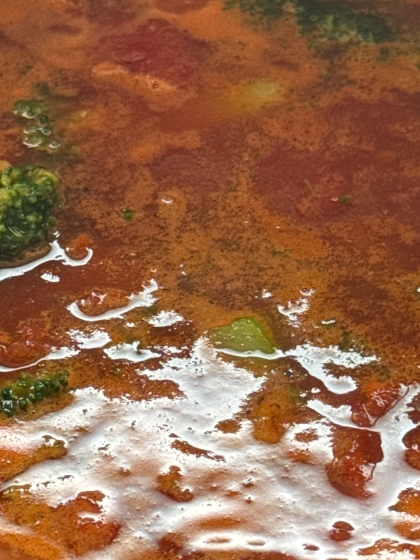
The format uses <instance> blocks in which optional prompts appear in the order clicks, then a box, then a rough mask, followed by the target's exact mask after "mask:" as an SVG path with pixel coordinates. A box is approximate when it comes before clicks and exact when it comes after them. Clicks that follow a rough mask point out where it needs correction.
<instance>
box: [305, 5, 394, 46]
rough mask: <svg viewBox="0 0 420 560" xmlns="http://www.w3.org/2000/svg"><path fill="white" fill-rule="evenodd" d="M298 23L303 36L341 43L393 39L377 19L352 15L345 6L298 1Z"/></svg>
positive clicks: (356, 14) (374, 16)
mask: <svg viewBox="0 0 420 560" xmlns="http://www.w3.org/2000/svg"><path fill="white" fill-rule="evenodd" d="M296 5H297V21H298V24H299V26H300V27H301V30H302V33H314V34H315V35H318V36H319V38H320V39H324V40H332V41H339V42H341V43H379V42H381V41H389V40H391V39H392V31H391V29H390V28H389V26H388V25H387V24H386V22H385V21H384V20H383V19H382V18H380V17H379V16H376V15H373V14H364V13H360V12H355V11H354V10H352V9H351V8H350V7H349V6H346V5H345V4H336V3H332V2H322V1H318V0H297V2H296Z"/></svg>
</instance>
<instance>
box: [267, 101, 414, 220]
mask: <svg viewBox="0 0 420 560" xmlns="http://www.w3.org/2000/svg"><path fill="white" fill-rule="evenodd" d="M419 107H420V104H419V96H418V95H411V96H410V95H406V94H403V93H402V92H399V91H396V92H394V93H393V98H391V99H390V100H389V101H381V102H380V103H364V102H360V101H358V100H357V99H348V100H347V101H346V102H343V103H342V104H340V105H335V106H333V107H331V108H329V109H326V110H325V111H324V112H323V120H324V121H325V122H326V123H327V124H328V125H329V127H330V135H329V137H328V138H327V139H326V141H325V145H324V146H323V147H322V149H319V150H315V151H309V150H308V151H304V150H298V149H296V148H295V147H294V146H292V145H290V144H289V143H288V142H286V141H284V140H282V141H280V142H279V144H278V145H277V147H276V148H275V150H274V151H273V153H272V154H271V155H270V156H269V157H267V158H265V159H263V160H262V161H261V162H260V166H259V172H258V177H257V180H256V188H257V189H258V191H259V192H261V193H263V194H264V195H266V196H267V197H268V198H269V199H270V203H271V204H273V206H274V207H275V208H276V210H278V211H280V212H282V213H285V214H289V215H295V216H297V217H299V218H304V219H305V220H319V219H327V220H334V219H336V218H339V217H342V216H343V215H347V214H349V213H351V215H352V216H355V215H366V214H378V213H381V212H385V211H386V212H387V213H391V214H392V215H394V216H396V217H397V218H401V219H403V220H404V222H406V223H407V222H409V223H410V224H411V225H414V226H418V225H419V222H420V212H419V209H420V208H419V207H420V202H419V201H420V188H419V186H418V179H417V178H416V177H414V176H413V175H412V174H411V172H410V170H412V169H416V165H417V163H416V162H418V159H419V156H420V150H419V147H418V143H417V142H416V136H415V134H414V131H415V130H416V129H417V127H418V126H420V110H419ZM343 131H344V134H345V138H346V141H345V143H344V144H343V143H342V140H341V136H340V135H341V134H342V133H343ZM413 134H414V135H413ZM405 170H408V171H409V172H408V173H406V172H405ZM346 195H351V198H350V197H347V196H346ZM333 199H336V200H335V201H334V200H333Z"/></svg>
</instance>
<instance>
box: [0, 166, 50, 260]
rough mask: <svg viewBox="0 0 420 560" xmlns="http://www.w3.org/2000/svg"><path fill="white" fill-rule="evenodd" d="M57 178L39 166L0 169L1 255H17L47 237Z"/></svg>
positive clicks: (2, 257) (4, 256) (5, 258)
mask: <svg viewBox="0 0 420 560" xmlns="http://www.w3.org/2000/svg"><path fill="white" fill-rule="evenodd" d="M58 183H59V178H58V177H57V175H55V173H53V172H52V171H48V170H47V169H43V168H41V167H34V166H28V167H22V168H20V167H9V168H8V169H6V170H3V171H0V259H3V260H11V259H14V258H19V257H21V256H22V255H23V253H24V252H25V251H26V250H27V249H29V248H31V247H33V246H35V245H37V244H39V243H40V242H42V241H46V239H47V236H48V231H49V229H50V228H51V226H52V225H53V223H54V222H53V221H52V216H51V213H52V210H53V208H54V205H55V204H56V202H57V200H58V194H57V189H56V187H57V185H58Z"/></svg>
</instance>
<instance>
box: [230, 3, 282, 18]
mask: <svg viewBox="0 0 420 560" xmlns="http://www.w3.org/2000/svg"><path fill="white" fill-rule="evenodd" d="M285 3H286V0H228V1H227V2H226V3H225V10H230V9H231V8H239V9H240V10H241V11H242V12H243V13H245V14H249V15H251V16H253V17H258V16H261V17H263V18H266V19H279V18H280V17H281V16H282V15H283V6H284V4H285Z"/></svg>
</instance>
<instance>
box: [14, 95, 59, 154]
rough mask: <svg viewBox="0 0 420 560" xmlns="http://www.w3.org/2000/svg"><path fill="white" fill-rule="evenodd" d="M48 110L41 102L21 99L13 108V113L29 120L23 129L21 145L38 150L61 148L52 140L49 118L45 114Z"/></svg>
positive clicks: (52, 133) (52, 134)
mask: <svg viewBox="0 0 420 560" xmlns="http://www.w3.org/2000/svg"><path fill="white" fill-rule="evenodd" d="M48 112H49V108H48V107H47V106H46V105H45V103H44V102H43V101H38V100H37V99H23V100H21V101H18V102H17V103H16V104H15V107H14V113H15V115H17V116H18V117H21V118H23V119H31V122H30V123H27V124H26V126H24V127H23V132H24V138H23V143H24V144H25V146H28V148H40V149H42V150H47V151H48V150H56V149H57V148H59V147H60V146H61V144H60V142H58V141H57V140H56V139H55V138H54V128H53V126H52V125H51V123H50V118H49V116H48V115H47V114H46V113H48Z"/></svg>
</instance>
